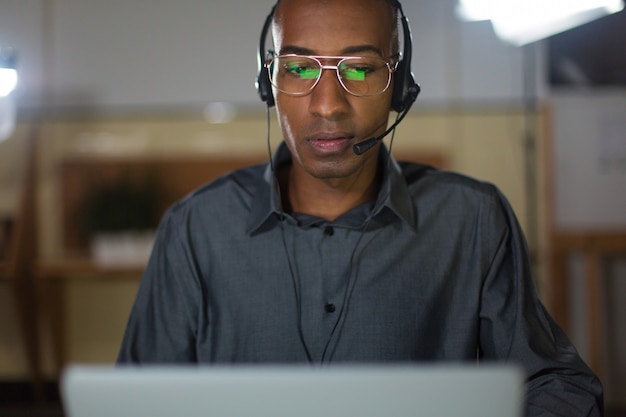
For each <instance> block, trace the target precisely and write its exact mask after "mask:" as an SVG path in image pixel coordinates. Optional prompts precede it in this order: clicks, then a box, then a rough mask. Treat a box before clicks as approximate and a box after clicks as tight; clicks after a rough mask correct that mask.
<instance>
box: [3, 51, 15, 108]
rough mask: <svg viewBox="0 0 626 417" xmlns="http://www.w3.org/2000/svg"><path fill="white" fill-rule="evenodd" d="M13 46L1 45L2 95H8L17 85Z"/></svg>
mask: <svg viewBox="0 0 626 417" xmlns="http://www.w3.org/2000/svg"><path fill="white" fill-rule="evenodd" d="M15 60H16V58H15V51H14V50H13V48H2V47H0V97H6V96H8V95H9V94H10V93H11V91H13V90H14V89H15V86H16V85H17V69H16V66H15Z"/></svg>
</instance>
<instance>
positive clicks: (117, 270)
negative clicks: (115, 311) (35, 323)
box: [35, 257, 145, 374]
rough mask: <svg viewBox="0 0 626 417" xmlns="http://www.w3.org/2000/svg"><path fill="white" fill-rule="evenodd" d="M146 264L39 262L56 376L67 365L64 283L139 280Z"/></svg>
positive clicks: (42, 303) (42, 302)
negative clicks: (104, 264) (106, 264)
mask: <svg viewBox="0 0 626 417" xmlns="http://www.w3.org/2000/svg"><path fill="white" fill-rule="evenodd" d="M144 268H145V265H111V266H102V265H97V264H95V263H94V262H93V261H92V260H91V259H89V258H88V257H63V258H51V259H40V260H38V261H37V263H36V265H35V278H36V282H37V288H38V294H39V295H38V298H39V304H40V308H41V311H42V313H43V314H42V316H43V317H42V319H43V320H42V321H43V322H44V324H45V327H46V328H47V330H48V331H49V333H50V334H49V336H50V341H51V343H52V349H53V361H54V366H55V370H56V372H57V374H58V373H59V372H60V371H61V370H62V369H63V366H64V365H65V362H66V359H67V357H66V346H65V338H66V331H65V314H64V305H65V303H64V291H63V290H64V288H63V287H64V284H65V282H66V281H67V280H69V279H71V280H94V279H97V280H100V279H102V280H106V281H108V282H111V281H115V280H124V279H133V280H136V279H138V278H140V277H141V276H142V274H143V271H144Z"/></svg>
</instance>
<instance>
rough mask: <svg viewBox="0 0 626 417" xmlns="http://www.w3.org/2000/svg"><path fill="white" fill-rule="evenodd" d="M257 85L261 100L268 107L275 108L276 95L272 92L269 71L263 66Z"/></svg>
mask: <svg viewBox="0 0 626 417" xmlns="http://www.w3.org/2000/svg"><path fill="white" fill-rule="evenodd" d="M256 85H257V91H258V92H259V97H261V100H262V101H264V102H265V104H267V107H272V106H274V93H273V92H272V85H271V84H270V78H269V70H268V69H267V67H265V66H261V69H260V70H259V75H258V77H257V82H256Z"/></svg>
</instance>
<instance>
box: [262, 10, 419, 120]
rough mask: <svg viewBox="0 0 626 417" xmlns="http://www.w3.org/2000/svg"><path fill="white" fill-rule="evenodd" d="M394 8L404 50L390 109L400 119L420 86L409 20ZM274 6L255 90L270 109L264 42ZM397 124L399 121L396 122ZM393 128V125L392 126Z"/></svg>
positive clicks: (266, 25)
mask: <svg viewBox="0 0 626 417" xmlns="http://www.w3.org/2000/svg"><path fill="white" fill-rule="evenodd" d="M394 3H395V8H396V9H397V10H398V13H399V14H400V21H401V22H402V36H403V42H404V50H403V52H402V59H401V60H400V62H399V63H398V67H397V68H396V71H395V72H394V74H393V87H392V88H393V94H392V97H391V108H392V109H393V110H394V111H396V112H398V113H401V112H403V113H404V114H403V115H402V116H401V117H402V118H403V117H404V115H406V113H407V112H408V110H409V108H410V107H411V105H412V104H413V102H414V101H415V100H416V99H417V96H418V94H419V92H420V86H419V85H418V84H417V83H416V82H415V78H414V77H413V73H412V72H411V68H410V65H411V54H412V52H413V40H412V36H411V28H410V26H409V20H408V19H407V17H406V16H405V15H404V12H403V11H402V5H401V4H400V2H399V1H397V0H395V1H394ZM275 10H276V5H274V7H272V10H271V11H270V13H269V14H268V15H267V18H266V19H265V23H264V24H263V29H262V30H261V38H260V41H259V56H258V64H259V72H258V75H257V79H256V88H257V91H258V93H259V97H261V100H262V101H264V102H265V103H266V104H267V107H272V106H274V104H275V100H274V94H273V93H272V85H271V84H270V78H269V77H270V73H269V69H268V68H267V67H266V66H265V52H266V51H265V41H266V39H267V35H268V32H269V29H270V26H271V24H272V18H273V17H274V11H275ZM398 122H399V121H398ZM392 127H395V124H394V126H392Z"/></svg>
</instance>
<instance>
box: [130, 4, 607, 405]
mask: <svg viewBox="0 0 626 417" xmlns="http://www.w3.org/2000/svg"><path fill="white" fill-rule="evenodd" d="M397 13H398V10H397V5H396V3H395V2H393V1H385V0H281V1H280V2H279V4H278V5H277V7H276V9H275V12H274V15H273V23H272V29H273V37H274V43H275V47H276V52H275V53H273V54H270V55H269V56H268V59H267V62H266V67H265V70H266V72H267V73H268V74H266V73H265V72H263V73H262V76H268V77H270V78H271V91H270V94H271V97H267V94H265V93H263V94H265V96H264V99H265V100H267V101H268V103H269V102H270V101H273V100H275V104H276V111H277V115H278V120H279V124H280V128H281V131H282V134H283V137H284V143H283V144H281V146H280V147H279V149H278V150H277V151H276V154H275V155H274V156H273V158H272V162H271V163H270V164H267V165H264V166H255V167H250V168H246V169H243V170H240V171H237V172H235V173H232V174H229V175H226V176H224V177H222V178H220V179H218V180H216V181H214V182H212V183H210V184H208V185H206V186H205V187H203V188H201V189H199V190H197V191H196V192H195V193H193V194H192V195H190V196H189V197H187V198H186V199H184V200H183V201H181V202H179V203H178V204H176V205H175V206H174V207H172V209H171V210H170V211H169V212H168V213H167V214H166V216H165V217H164V219H163V221H162V224H161V226H160V229H159V233H158V238H157V242H156V244H155V247H154V251H153V254H152V257H151V260H150V262H149V265H148V267H147V270H146V273H145V276H144V279H143V281H142V283H141V287H140V290H139V293H138V295H137V300H136V302H135V306H134V307H133V311H132V313H131V317H130V319H129V323H128V327H127V330H126V333H125V337H124V342H123V345H122V348H121V351H120V355H119V362H120V363H129V362H132V363H155V362H202V363H224V362H271V363H279V362H281V363H285V362H287V363H294V362H309V363H312V364H326V363H339V362H403V361H407V362H408V361H412V362H416V361H475V360H476V359H477V358H479V359H481V360H499V361H507V362H511V363H516V364H519V365H520V366H522V367H523V368H524V369H525V371H526V373H527V376H528V401H527V402H528V407H527V408H528V410H527V412H528V414H529V415H567V416H574V415H581V416H583V415H584V416H596V415H600V414H601V412H602V411H601V410H602V388H601V386H600V384H599V382H598V380H597V379H596V378H595V376H594V375H593V374H592V373H591V371H590V370H589V369H588V368H587V366H586V365H585V364H584V363H583V361H582V360H581V359H580V357H579V356H578V354H577V353H576V350H575V349H574V347H573V346H572V345H571V343H570V342H569V341H568V340H567V338H566V336H565V335H564V334H563V332H562V331H561V330H560V329H559V328H558V327H557V325H556V324H555V323H554V322H553V321H552V319H551V318H550V317H549V316H548V314H547V313H546V312H545V310H544V308H543V307H542V305H541V303H540V302H539V300H538V299H537V296H536V293H535V288H534V286H533V279H532V276H531V268H530V265H529V261H528V253H527V249H526V244H525V241H524V237H523V235H522V232H521V230H520V227H519V225H518V224H517V222H516V220H515V216H514V214H513V213H512V211H511V208H510V207H509V205H508V203H507V202H506V200H505V199H504V198H503V197H502V195H501V194H500V193H499V192H498V190H497V189H495V188H494V187H493V186H491V185H489V184H484V183H481V182H478V181H475V180H472V179H469V178H466V177H464V176H461V175H457V174H452V173H447V172H443V171H438V170H434V169H429V168H427V167H424V166H421V165H417V164H402V165H400V164H398V163H397V162H396V161H395V160H394V159H393V158H391V157H390V156H389V153H388V150H387V149H386V148H385V147H384V146H383V145H382V144H381V141H379V140H374V141H373V142H372V141H369V142H368V140H369V139H371V138H378V137H380V136H381V135H382V134H383V133H384V132H385V131H386V128H387V119H388V115H389V111H390V109H391V108H392V106H393V107H394V108H396V109H397V108H398V107H399V108H402V107H405V108H404V109H403V110H406V106H405V104H406V103H404V104H402V103H401V104H400V105H396V104H394V103H395V100H396V99H397V97H394V94H396V92H395V90H396V88H395V85H394V83H395V82H396V80H397V78H398V77H399V76H400V75H398V74H399V72H401V71H398V68H399V63H400V64H401V60H402V57H400V56H399V34H398V30H397V23H396V22H397V20H396V16H397ZM407 52H408V51H407ZM405 55H406V54H405ZM404 58H406V56H405V57H404ZM405 66H406V62H405ZM405 70H406V68H405ZM405 75H406V74H405ZM394 77H395V79H394ZM264 80H265V79H261V81H264ZM414 93H415V92H414ZM409 94H411V93H409ZM414 98H415V97H409V99H410V100H412V99H414ZM409 106H410V104H409ZM364 142H368V143H372V144H373V145H374V146H373V147H372V148H371V149H369V150H366V151H364V152H362V153H361V154H360V155H357V154H356V153H355V152H354V150H353V146H354V145H357V144H362V143H364Z"/></svg>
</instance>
